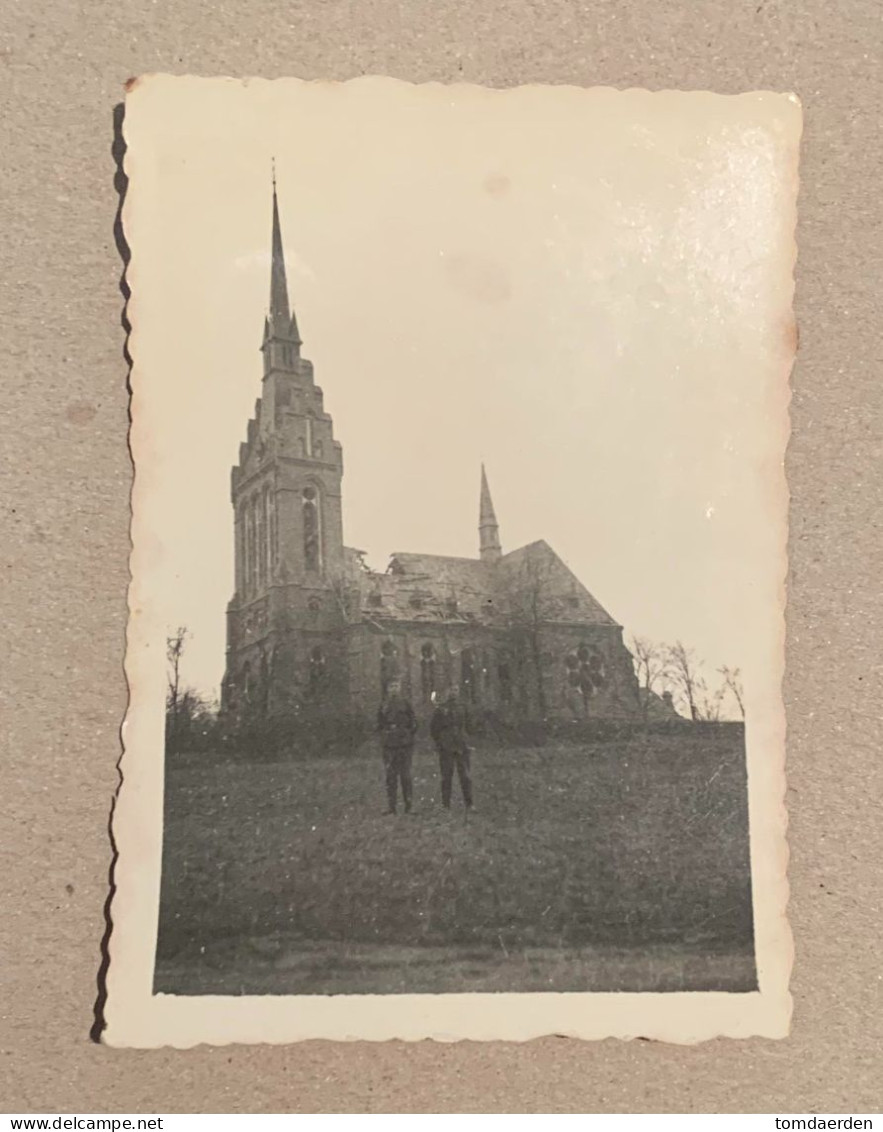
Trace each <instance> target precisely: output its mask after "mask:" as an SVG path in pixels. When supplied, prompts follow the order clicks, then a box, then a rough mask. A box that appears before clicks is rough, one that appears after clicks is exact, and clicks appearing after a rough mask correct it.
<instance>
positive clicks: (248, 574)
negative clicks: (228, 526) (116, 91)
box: [243, 501, 254, 594]
mask: <svg viewBox="0 0 883 1132" xmlns="http://www.w3.org/2000/svg"><path fill="white" fill-rule="evenodd" d="M243 520H244V523H243V525H244V527H245V592H246V593H247V594H250V593H251V591H252V589H253V588H254V515H253V514H252V511H251V502H250V501H246V503H245V504H244V505H243Z"/></svg>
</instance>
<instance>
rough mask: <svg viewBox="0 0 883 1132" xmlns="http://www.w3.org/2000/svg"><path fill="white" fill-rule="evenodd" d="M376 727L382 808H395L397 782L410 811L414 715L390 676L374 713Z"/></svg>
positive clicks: (399, 688)
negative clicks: (382, 773) (384, 805)
mask: <svg viewBox="0 0 883 1132" xmlns="http://www.w3.org/2000/svg"><path fill="white" fill-rule="evenodd" d="M377 730H378V732H379V733H380V747H381V750H382V751H383V766H384V769H385V771H386V797H387V801H388V803H389V807H388V809H387V811H386V812H387V813H388V814H394V813H395V812H396V803H397V801H398V787H399V782H401V784H402V801H403V802H404V804H405V813H406V814H407V813H410V812H411V799H412V796H413V785H412V781H411V761H412V759H413V757H414V734H415V732H416V731H417V717H416V716H415V714H414V709H413V708H412V707H411V704H410V702H409V701H408V699H406V697H405V696H403V695H402V688H401V684H400V682H399V681H398V680H391V681H390V683H389V685H388V687H387V692H386V695H385V696H384V699H383V703H382V704H381V705H380V710H379V711H378V713H377Z"/></svg>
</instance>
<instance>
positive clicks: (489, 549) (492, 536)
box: [478, 464, 503, 562]
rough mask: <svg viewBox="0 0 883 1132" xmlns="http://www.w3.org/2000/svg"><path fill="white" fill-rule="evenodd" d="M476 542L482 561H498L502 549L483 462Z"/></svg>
mask: <svg viewBox="0 0 883 1132" xmlns="http://www.w3.org/2000/svg"><path fill="white" fill-rule="evenodd" d="M478 542H479V552H480V556H481V560H482V561H483V562H499V560H500V558H501V557H502V555H503V550H502V548H501V546H500V528H499V526H498V525H497V516H496V514H495V513H494V504H493V501H492V500H491V489H490V488H489V487H488V482H487V473H486V472H485V470H484V464H482V465H481V503H480V505H479V509H478Z"/></svg>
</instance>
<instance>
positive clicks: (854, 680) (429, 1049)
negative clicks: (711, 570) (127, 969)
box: [0, 0, 883, 1113]
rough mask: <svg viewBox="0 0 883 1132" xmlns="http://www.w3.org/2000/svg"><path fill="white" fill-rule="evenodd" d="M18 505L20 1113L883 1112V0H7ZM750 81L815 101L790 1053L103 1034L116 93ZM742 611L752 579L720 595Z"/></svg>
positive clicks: (11, 967)
mask: <svg viewBox="0 0 883 1132" xmlns="http://www.w3.org/2000/svg"><path fill="white" fill-rule="evenodd" d="M0 32H2V40H0V95H2V105H3V115H2V120H0V140H2V161H0V178H2V190H0V222H2V234H3V238H2V240H0V304H2V312H0V347H2V356H3V382H2V393H0V396H2V414H3V417H2V427H3V444H2V453H3V468H4V501H3V502H4V508H3V516H4V526H3V532H2V558H3V570H4V585H3V587H2V603H3V614H4V622H3V623H4V625H5V628H6V639H5V647H4V649H3V651H2V656H3V676H2V681H0V686H2V695H3V732H4V742H5V748H6V749H5V751H4V753H3V755H2V760H0V774H2V783H0V797H2V811H3V836H2V845H0V853H2V857H0V891H2V908H3V912H2V916H0V954H2V956H3V960H2V971H3V976H4V978H3V982H4V987H3V991H2V1007H0V1016H2V1021H0V1043H2V1052H0V1097H2V1102H0V1107H2V1108H4V1109H6V1110H9V1111H24V1112H43V1111H56V1112H69V1113H73V1112H80V1113H89V1112H108V1113H109V1112H115V1111H116V1112H143V1113H149V1112H168V1111H170V1112H192V1111H203V1112H227V1111H239V1110H242V1111H274V1112H278V1111H295V1112H317V1111H331V1112H365V1111H368V1112H373V1111H380V1112H395V1111H401V1112H408V1111H410V1112H436V1111H441V1112H445V1111H451V1112H481V1111H489V1112H531V1111H545V1112H554V1111H562V1112H593V1111H600V1112H605V1111H624V1112H640V1111H666V1110H669V1111H682V1112H690V1111H700V1112H715V1111H720V1112H741V1111H773V1112H789V1111H790V1112H805V1111H811V1110H815V1111H828V1112H849V1111H853V1112H861V1111H863V1110H864V1111H869V1110H875V1109H879V1108H880V1107H881V1097H880V1091H881V1090H880V1085H879V1081H880V1080H881V1079H883V1071H881V1069H883V1067H881V1053H880V1051H881V1048H883V1034H881V1029H883V1027H881V1009H880V1006H881V1004H880V987H881V976H880V967H879V952H880V944H879V929H880V906H881V902H880V881H879V877H880V867H879V860H880V856H881V851H883V834H881V831H880V828H879V822H878V814H879V798H880V785H881V771H880V761H881V760H880V752H879V746H880V743H879V738H880V725H879V719H880V707H879V700H878V699H877V698H876V696H877V691H876V690H877V689H878V688H879V680H880V662H879V655H880V626H879V613H880V583H879V577H878V569H879V562H880V549H881V534H880V528H879V514H880V512H881V491H880V484H879V478H878V475H877V472H878V464H879V454H880V440H879V437H880V423H881V422H880V417H881V394H880V367H881V361H883V359H881V345H880V343H881V335H880V327H879V322H880V313H879V312H880V303H879V289H880V279H881V278H883V255H881V252H883V223H881V193H880V189H879V186H880V181H881V176H883V152H881V149H883V145H881V133H880V129H879V112H880V106H881V104H883V67H881V65H880V63H881V60H880V54H881V53H880V39H881V15H880V9H879V5H878V3H877V2H876V0H850V2H848V3H844V4H839V5H834V4H829V3H822V2H821V0H803V2H791V3H784V2H777V0H751V2H749V3H745V2H743V0H690V2H688V0H680V2H668V0H644V2H641V0H617V2H613V0H582V2H579V3H578V2H575V0H544V2H536V3H532V2H530V0H508V2H501V0H487V2H485V3H481V4H472V3H468V2H465V0H434V2H433V3H432V4H431V5H430V4H426V3H422V2H421V0H401V2H395V3H393V2H388V0H362V2H361V3H359V4H356V3H354V2H353V0H322V2H319V0H308V2H306V3H290V4H284V5H283V4H281V3H278V2H277V3H272V2H271V0H251V2H250V3H248V4H243V3H240V4H236V3H230V2H229V0H217V2H216V3H209V2H208V0H177V2H172V3H170V2H166V0H158V2H157V3H145V2H144V0H118V2H116V3H108V2H106V0H93V2H86V3H84V4H81V5H76V6H75V5H64V4H58V3H55V4H51V3H48V2H46V0H30V2H28V0H7V2H6V4H5V5H4V7H3V11H2V12H0ZM158 70H161V71H169V72H174V73H188V72H189V73H200V74H232V75H240V76H241V75H262V76H266V77H274V76H277V75H283V74H292V75H296V76H299V77H303V78H332V79H345V78H349V77H352V76H354V75H359V74H365V73H369V74H370V73H375V74H389V75H392V76H394V77H397V78H402V79H407V80H411V81H415V82H420V81H429V80H440V81H458V80H464V81H468V82H475V83H485V84H488V85H493V86H509V85H515V84H519V83H525V82H568V83H576V84H581V85H596V84H607V85H613V86H619V87H627V86H647V87H650V88H656V89H660V88H670V87H683V88H696V89H712V90H717V91H722V92H736V91H740V90H749V89H757V88H766V89H774V90H794V91H795V92H796V93H797V94H798V95H799V96H800V97H801V99H802V101H803V105H804V114H805V123H804V135H803V161H802V171H801V196H800V205H799V207H800V222H799V228H798V242H799V261H798V267H797V300H796V302H797V318H798V323H799V328H800V350H799V354H798V362H797V367H796V369H795V372H794V375H793V389H794V399H793V402H792V422H793V436H792V441H791V445H790V448H789V454H788V475H789V481H790V485H791V492H792V513H791V572H790V577H789V608H788V626H789V644H788V676H787V681H786V688H785V695H786V703H787V708H788V715H789V744H788V775H789V792H788V798H789V810H790V830H789V838H790V843H791V850H792V864H791V874H790V875H791V882H792V903H791V913H790V914H791V923H792V928H793V931H794V935H795V942H796V960H795V970H794V977H793V983H792V986H793V992H794V996H795V1014H794V1022H793V1033H792V1036H791V1038H790V1039H788V1040H786V1041H784V1042H768V1041H749V1042H727V1041H717V1042H711V1043H707V1044H705V1045H703V1046H699V1047H696V1048H682V1047H676V1046H665V1045H659V1044H656V1043H650V1042H640V1041H635V1042H630V1043H622V1042H615V1041H608V1042H603V1043H598V1044H581V1043H579V1042H576V1041H568V1040H563V1039H554V1038H550V1039H545V1040H542V1041H536V1042H531V1043H527V1044H525V1045H503V1044H470V1043H460V1044H456V1045H449V1046H442V1045H435V1044H432V1043H418V1044H415V1045H412V1046H406V1045H402V1044H397V1043H392V1044H341V1045H334V1044H330V1043H321V1042H316V1043H307V1044H303V1045H298V1046H289V1047H250V1048H249V1047H227V1048H218V1049H207V1048H198V1049H195V1050H191V1051H186V1052H179V1051H175V1050H162V1051H146V1052H131V1051H124V1050H110V1049H106V1048H104V1047H101V1046H99V1045H96V1044H94V1043H91V1042H90V1040H89V1029H90V1025H91V1022H92V1017H91V1013H92V1006H93V1002H94V999H95V994H96V974H97V970H98V966H99V962H100V951H99V946H100V940H101V936H102V933H103V930H104V922H103V905H104V901H105V898H106V895H107V876H108V868H109V865H110V859H111V853H110V845H109V841H108V834H107V821H108V811H109V806H110V801H111V798H112V796H113V793H114V790H115V788H116V785H117V781H118V776H117V771H116V761H117V758H118V755H119V737H118V729H119V724H120V720H121V718H122V715H123V712H124V708H125V702H126V688H125V682H124V679H123V672H122V656H123V648H124V633H125V624H126V585H127V582H128V563H127V557H128V522H129V513H128V495H129V490H130V484H131V475H132V469H131V464H130V460H129V454H128V448H127V445H126V429H127V423H128V419H127V410H128V399H127V392H126V362H125V359H124V356H123V348H124V331H123V329H122V327H121V324H120V318H121V306H122V300H121V296H120V291H119V288H118V283H119V277H120V274H121V263H120V259H119V256H118V253H117V250H116V247H115V243H114V234H113V222H114V216H115V213H116V208H117V203H118V202H117V197H116V194H115V190H114V162H113V158H112V156H111V146H112V140H113V129H112V113H113V107H114V105H115V104H116V103H118V102H119V101H121V98H122V94H123V84H124V82H125V80H126V79H127V78H129V77H130V76H133V75H137V74H141V73H145V72H149V71H158ZM722 600H726V595H724V594H722Z"/></svg>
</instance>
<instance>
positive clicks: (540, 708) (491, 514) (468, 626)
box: [222, 184, 640, 720]
mask: <svg viewBox="0 0 883 1132" xmlns="http://www.w3.org/2000/svg"><path fill="white" fill-rule="evenodd" d="M301 345H302V343H301V337H300V331H299V328H298V324H297V319H296V317H295V314H294V312H293V310H292V308H291V305H290V302H289V296H288V285H287V280H286V272H285V259H284V255H283V248H282V233H281V227H280V223H279V206H278V201H277V198H276V189H275V184H274V187H273V222H272V264H271V278H270V308H269V313H268V315H267V318H266V320H265V323H264V335H263V344H262V346H261V351H262V353H263V370H264V373H263V383H262V391H261V396H260V398H259V400H258V401H257V402H256V404H255V411H254V416H253V418H252V419H251V420H250V421H249V422H248V431H247V435H246V439H245V441H244V443H243V444H241V445H240V449H239V461H238V463H237V464H236V466H235V467H234V468H233V471H232V483H231V488H232V502H233V511H234V529H235V563H236V568H235V593H234V595H233V598H232V600H231V601H230V603H229V606H228V610H227V665H226V673H225V676H224V681H223V686H222V711H223V712H224V713H226V714H227V715H228V716H233V717H238V718H243V717H247V716H249V715H250V716H252V717H255V716H258V717H261V718H270V717H275V716H278V717H282V718H284V717H285V716H291V715H297V714H298V713H300V712H303V711H306V710H310V707H311V705H312V706H313V707H314V708H315V709H317V710H320V711H323V712H331V713H335V714H340V715H352V716H360V715H365V714H373V713H374V712H376V709H377V707H378V704H379V702H380V700H381V698H382V696H383V693H384V691H385V689H386V687H387V686H388V684H389V682H390V680H392V679H393V678H396V679H398V680H400V681H401V683H402V686H403V689H404V691H405V693H406V694H407V695H408V696H409V697H410V698H411V701H412V702H413V704H414V706H415V709H417V711H418V712H420V713H423V714H425V713H426V712H427V711H428V710H429V709H430V707H431V704H432V703H433V701H434V699H435V698H436V697H437V696H438V695H442V694H444V693H445V692H446V690H447V689H448V688H449V687H451V686H452V685H456V686H457V687H459V689H460V692H461V696H462V697H463V698H464V699H465V701H466V703H467V704H468V705H469V706H470V708H471V709H472V710H474V711H477V712H481V713H486V714H488V715H489V716H497V717H501V718H504V719H506V718H508V719H519V718H521V719H533V720H540V719H544V718H561V719H579V718H585V717H603V718H617V717H618V718H622V717H628V716H634V715H635V714H636V713H637V712H638V711H639V703H640V700H639V692H638V686H637V681H636V679H635V675H634V670H633V666H632V660H631V656H630V654H629V652H628V650H627V649H626V647H625V645H624V644H623V639H622V628H621V626H619V625H617V624H616V622H615V621H614V620H613V618H612V617H610V615H609V614H608V613H607V612H606V611H605V610H604V609H603V608H602V607H601V605H599V603H598V602H597V601H596V600H595V598H594V597H593V596H592V595H591V594H590V593H589V591H588V590H587V589H586V588H585V586H584V585H583V584H582V583H581V582H580V581H579V579H578V578H576V577H575V575H574V574H573V573H572V572H571V571H570V570H569V569H568V567H567V566H566V565H565V564H564V562H563V561H562V560H561V559H560V558H559V557H558V555H557V554H556V553H555V552H554V550H552V548H551V547H550V546H549V545H548V544H547V543H546V542H544V541H542V540H540V541H537V542H532V543H530V544H529V545H527V546H523V547H519V548H518V549H516V550H510V551H508V552H504V550H503V546H502V542H501V537H500V527H499V525H498V523H497V516H496V514H495V511H494V505H493V502H492V499H491V492H490V488H489V486H488V479H487V476H486V474H485V469H484V468H481V469H480V477H479V474H478V473H479V469H476V480H477V481H479V482H477V484H476V486H477V487H479V493H478V494H479V498H478V529H477V532H476V535H477V545H476V551H477V553H476V556H475V557H474V558H460V557H448V556H444V555H434V554H419V553H410V552H408V553H406V552H397V553H394V554H392V556H391V558H390V561H389V565H388V566H387V568H386V570H385V571H383V572H378V571H374V570H371V569H369V568H368V566H367V565H366V564H365V561H364V556H363V555H362V553H361V552H360V551H358V550H355V549H353V548H351V547H348V546H346V545H345V544H344V534H343V523H342V516H341V490H342V481H343V452H342V449H341V445H340V443H339V442H338V441H337V440H336V439H335V437H334V425H333V421H332V418H331V416H330V414H329V413H328V412H327V410H326V408H325V402H324V397H323V393H322V389H321V388H320V387H319V386H318V385H317V384H316V382H315V376H314V373H313V366H312V363H311V362H309V361H308V360H307V359H306V358H305V357H303V356H302V354H301Z"/></svg>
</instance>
